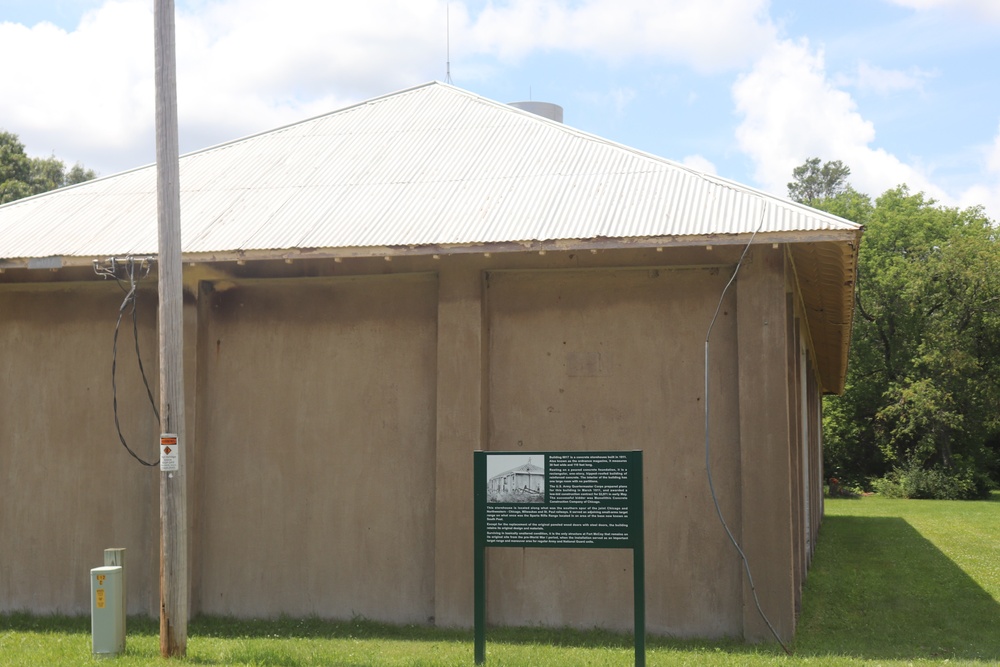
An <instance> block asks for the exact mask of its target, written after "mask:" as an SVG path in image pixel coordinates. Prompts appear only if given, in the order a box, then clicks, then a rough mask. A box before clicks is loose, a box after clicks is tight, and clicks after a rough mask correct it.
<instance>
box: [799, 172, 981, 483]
mask: <svg viewBox="0 0 1000 667" xmlns="http://www.w3.org/2000/svg"><path fill="white" fill-rule="evenodd" d="M807 164H808V163H807ZM803 173H805V172H803ZM790 191H791V188H790ZM812 204H813V205H814V206H816V207H818V208H822V209H824V210H827V211H830V212H832V213H836V214H838V215H841V216H843V217H847V218H849V219H852V220H855V221H856V222H860V223H862V224H864V225H865V233H864V237H863V239H862V244H861V249H860V256H859V260H858V262H859V266H858V289H857V292H856V309H855V318H854V329H853V339H852V344H851V352H850V366H849V369H848V376H847V385H846V388H845V391H844V394H843V395H842V396H838V397H828V398H827V400H826V402H825V404H824V408H825V414H824V445H825V448H826V466H827V470H828V472H829V474H831V475H834V476H837V477H839V478H842V479H846V480H849V481H850V482H853V483H855V484H859V485H865V484H867V483H869V482H870V480H872V479H873V478H885V479H886V480H889V481H890V482H892V483H894V484H896V485H897V487H899V488H904V489H907V491H906V493H904V495H910V496H920V497H961V498H969V497H977V496H981V495H982V494H983V493H985V491H986V489H987V488H988V483H989V477H992V478H993V480H994V481H995V480H996V478H997V472H998V470H997V460H998V452H1000V240H998V233H997V228H996V227H994V226H993V225H992V222H991V221H990V220H989V218H988V217H987V216H986V215H985V213H984V212H983V210H982V209H981V208H978V207H973V208H968V209H965V210H959V209H955V208H949V207H943V206H938V205H936V203H935V202H934V201H933V200H929V199H927V198H925V197H924V195H923V194H922V193H916V194H913V193H911V192H910V191H909V190H908V189H907V188H906V186H900V187H897V188H894V189H892V190H888V191H887V192H885V193H884V194H883V195H882V196H881V197H879V198H878V199H877V200H876V201H875V202H874V204H872V202H871V200H870V199H869V198H868V197H867V196H866V195H863V194H860V193H858V192H856V191H854V190H853V189H852V188H851V187H850V186H849V185H845V186H844V187H843V188H842V189H841V191H840V192H838V193H836V194H832V195H829V196H825V197H820V198H817V199H814V200H812ZM883 482H885V480H883ZM884 486H885V485H884V484H883V488H884Z"/></svg>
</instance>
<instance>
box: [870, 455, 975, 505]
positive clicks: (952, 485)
mask: <svg viewBox="0 0 1000 667" xmlns="http://www.w3.org/2000/svg"><path fill="white" fill-rule="evenodd" d="M990 487H991V484H990V480H989V479H988V478H987V477H986V476H985V475H983V474H981V473H978V472H976V471H975V469H973V468H971V467H964V468H958V467H953V468H945V467H943V466H941V465H935V466H934V467H932V468H925V467H923V466H922V465H920V463H919V462H917V461H914V460H912V459H911V460H910V461H909V462H908V463H907V464H906V465H905V466H903V467H898V466H897V467H895V468H893V469H892V471H890V472H889V474H887V475H886V476H885V477H882V478H879V479H875V480H873V481H872V489H873V490H874V491H875V493H877V494H879V495H880V496H883V497H885V498H917V499H928V500H982V499H984V498H987V497H989V495H990Z"/></svg>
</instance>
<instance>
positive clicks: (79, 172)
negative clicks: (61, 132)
mask: <svg viewBox="0 0 1000 667" xmlns="http://www.w3.org/2000/svg"><path fill="white" fill-rule="evenodd" d="M95 176H96V174H95V173H94V171H93V170H91V169H85V168H84V167H83V166H82V165H80V164H75V165H73V167H72V168H71V169H70V170H69V171H67V170H66V167H65V165H64V164H63V162H62V160H59V159H57V158H56V157H55V156H51V157H47V158H31V157H28V155H27V153H25V152H24V144H22V143H21V141H20V139H18V136H17V135H16V134H13V133H11V132H4V131H0V204H6V203H7V202H11V201H14V200H15V199H21V198H23V197H30V196H31V195H37V194H40V193H42V192H48V191H49V190H55V189H56V188H61V187H63V186H65V185H74V184H76V183H82V182H83V181H88V180H90V179H92V178H94V177H95Z"/></svg>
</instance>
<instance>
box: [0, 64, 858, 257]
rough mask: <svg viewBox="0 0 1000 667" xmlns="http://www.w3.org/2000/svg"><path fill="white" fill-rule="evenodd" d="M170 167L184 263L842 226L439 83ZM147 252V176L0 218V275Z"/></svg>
mask: <svg viewBox="0 0 1000 667" xmlns="http://www.w3.org/2000/svg"><path fill="white" fill-rule="evenodd" d="M180 169H181V224H182V233H181V236H182V245H183V251H184V253H185V255H187V256H197V255H200V254H208V253H213V254H219V253H227V252H248V251H257V252H265V253H266V252H267V251H276V252H279V253H280V252H281V251H289V250H294V249H336V248H366V247H370V248H397V249H398V248H409V249H411V250H412V249H419V248H421V247H435V248H436V250H435V252H440V248H441V247H442V246H444V247H447V246H465V245H474V246H483V245H490V244H511V243H544V242H549V241H571V240H587V239H607V240H612V241H613V240H616V239H620V240H631V241H634V240H636V239H678V238H685V237H697V238H702V237H723V238H724V237H737V236H741V235H747V234H750V233H753V232H754V231H755V230H758V229H759V232H760V233H762V234H779V235H780V234H795V233H799V232H807V233H819V232H826V233H832V234H833V235H834V236H838V235H839V234H840V233H846V234H847V235H856V234H857V233H858V229H859V228H858V227H857V226H856V225H854V224H852V223H850V222H848V221H846V220H843V219H841V218H837V217H836V216H832V215H828V214H825V213H822V212H820V211H816V210H814V209H811V208H809V207H805V206H800V205H798V204H795V203H792V202H789V201H786V200H783V199H780V198H778V197H774V196H771V195H768V194H765V193H761V192H759V191H756V190H753V189H751V188H747V187H745V186H742V185H739V184H737V183H734V182H731V181H727V180H725V179H721V178H718V177H716V176H712V175H707V174H703V173H699V172H697V171H695V170H693V169H690V168H688V167H685V166H683V165H680V164H677V163H674V162H671V161H669V160H665V159H663V158H659V157H655V156H652V155H648V154H645V153H642V152H640V151H636V150H634V149H630V148H628V147H625V146H622V145H619V144H615V143H613V142H610V141H607V140H604V139H601V138H599V137H595V136H593V135H589V134H586V133H584V132H580V131H578V130H575V129H573V128H571V127H568V126H566V125H562V124H559V123H556V122H553V121H549V120H546V119H544V118H541V117H539V116H535V115H532V114H530V113H528V112H525V111H521V110H518V109H515V108H513V107H510V106H508V105H505V104H500V103H498V102H493V101H490V100H486V99H483V98H481V97H478V96H476V95H473V94H471V93H469V92H466V91H463V90H460V89H458V88H455V87H452V86H449V85H445V84H441V83H431V84H425V85H423V86H419V87H417V88H413V89H409V90H405V91H402V92H399V93H395V94H392V95H387V96H385V97H380V98H377V99H373V100H371V101H368V102H365V103H362V104H358V105H356V106H352V107H348V108H346V109H342V110H340V111H336V112H333V113H331V114H328V115H325V116H321V117H318V118H313V119H310V120H306V121H303V122H300V123H296V124H294V125H290V126H287V127H283V128H279V129H277V130H274V131H271V132H266V133H263V134H259V135H255V136H252V137H247V138H244V139H240V140H237V141H233V142H230V143H227V144H223V145H220V146H216V147H213V148H208V149H205V150H203V151H199V152H196V153H192V154H189V155H186V156H183V157H182V158H181V163H180ZM803 240H805V239H803ZM156 251H157V222H156V170H155V166H153V165H151V166H148V167H144V168H141V169H136V170H133V171H129V172H125V173H122V174H117V175H114V176H109V177H106V178H101V179H98V180H95V181H90V182H87V183H83V184H80V185H78V186H73V187H70V188H64V189H62V190H57V191H54V192H50V193H46V194H43V195H39V196H37V197H32V198H30V199H25V200H20V201H17V202H13V203H11V204H8V205H5V206H0V266H2V265H3V264H4V263H5V260H6V263H8V264H11V261H13V262H16V263H18V264H19V263H20V261H18V260H22V261H23V260H25V259H29V258H41V257H64V258H104V257H109V256H122V255H127V254H135V255H144V254H155V253H156ZM192 258H193V257H192Z"/></svg>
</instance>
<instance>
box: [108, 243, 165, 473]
mask: <svg viewBox="0 0 1000 667" xmlns="http://www.w3.org/2000/svg"><path fill="white" fill-rule="evenodd" d="M143 271H145V273H143ZM125 272H126V275H127V276H128V279H129V289H128V290H125V286H124V285H123V284H122V281H121V280H120V279H119V278H118V276H117V273H116V272H113V277H114V278H115V280H116V281H117V282H118V286H119V287H121V288H122V291H124V292H125V298H124V299H123V300H122V305H121V306H120V307H119V308H118V321H117V322H115V336H114V344H113V345H112V348H111V402H112V405H113V407H114V413H115V428H116V429H117V430H118V439H119V440H121V443H122V446H123V447H125V449H126V450H127V451H128V453H129V454H131V455H132V458H134V459H135V460H136V461H138V462H139V463H141V464H142V465H144V466H148V467H150V468H152V467H155V466H158V465H160V461H159V459H157V460H156V462H154V463H150V462H149V461H145V460H143V459H142V458H141V457H140V456H139V455H138V454H136V453H135V452H134V451H132V448H131V447H129V446H128V443H127V442H126V441H125V436H124V434H122V427H121V423H120V421H119V419H118V383H117V381H116V378H117V367H118V331H119V330H120V329H121V324H122V316H124V314H125V310H126V309H127V308H128V307H129V305H131V306H132V337H133V339H134V340H135V356H136V358H137V359H138V361H139V372H140V373H141V374H142V383H143V384H144V385H145V386H146V395H147V396H148V397H149V404H150V405H151V406H152V407H153V414H155V415H156V421H157V423H159V422H160V412H159V410H157V409H156V401H155V400H154V399H153V391H152V390H151V389H150V388H149V380H148V379H146V369H145V368H144V367H143V365H142V354H141V353H140V352H139V324H138V319H137V317H136V296H137V294H138V289H139V280H137V279H136V262H135V260H134V259H133V258H131V257H129V258H128V260H127V261H126V265H125ZM139 272H140V274H141V275H140V276H139V279H141V278H142V277H144V275H146V274H148V273H149V267H148V266H147V265H146V263H145V261H142V262H140V265H139ZM104 275H108V274H106V273H105V274H104Z"/></svg>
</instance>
